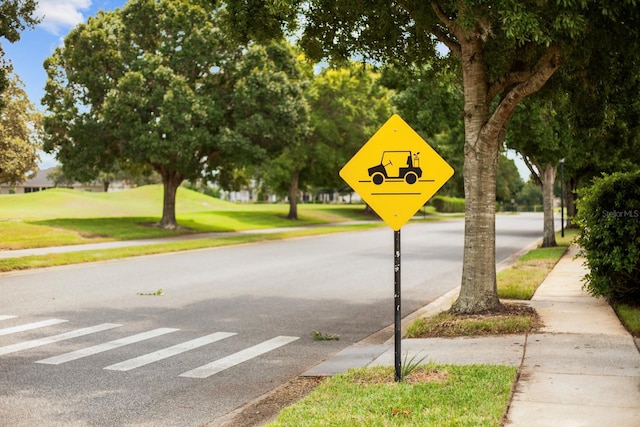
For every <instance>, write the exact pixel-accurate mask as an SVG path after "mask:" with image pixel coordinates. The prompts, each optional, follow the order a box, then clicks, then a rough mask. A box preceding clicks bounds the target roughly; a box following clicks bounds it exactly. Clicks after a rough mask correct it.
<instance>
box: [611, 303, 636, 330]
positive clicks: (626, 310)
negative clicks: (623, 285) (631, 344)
mask: <svg viewBox="0 0 640 427" xmlns="http://www.w3.org/2000/svg"><path fill="white" fill-rule="evenodd" d="M614 309H615V311H616V314H617V315H618V318H620V321H621V322H622V324H623V325H624V327H625V328H627V331H629V333H631V335H633V336H635V337H640V307H637V306H631V305H628V304H620V305H617V306H615V307H614Z"/></svg>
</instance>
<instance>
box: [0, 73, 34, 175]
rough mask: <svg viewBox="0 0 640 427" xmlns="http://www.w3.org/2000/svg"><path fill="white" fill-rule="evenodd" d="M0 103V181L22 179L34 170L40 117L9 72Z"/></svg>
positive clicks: (19, 83)
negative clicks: (0, 108) (1, 106)
mask: <svg viewBox="0 0 640 427" xmlns="http://www.w3.org/2000/svg"><path fill="white" fill-rule="evenodd" d="M0 102H1V103H2V104H3V105H4V106H5V107H4V108H3V109H2V110H0V183H17V182H22V181H24V179H25V177H26V176H27V175H28V174H30V173H35V172H36V170H37V161H38V159H39V158H38V148H39V144H40V141H39V137H40V135H41V133H42V129H41V126H42V122H41V116H40V113H38V112H36V110H35V108H34V106H33V104H31V102H30V101H29V97H28V96H27V94H26V93H25V91H24V90H23V89H22V83H21V82H20V79H19V78H18V77H17V76H16V75H13V74H11V75H9V79H8V80H7V87H6V88H5V90H4V92H3V93H2V94H0Z"/></svg>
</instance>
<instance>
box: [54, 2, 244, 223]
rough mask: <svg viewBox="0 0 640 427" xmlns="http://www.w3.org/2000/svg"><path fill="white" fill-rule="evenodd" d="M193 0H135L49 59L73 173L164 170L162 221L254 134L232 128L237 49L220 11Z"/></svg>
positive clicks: (84, 27) (100, 18)
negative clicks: (191, 182)
mask: <svg viewBox="0 0 640 427" xmlns="http://www.w3.org/2000/svg"><path fill="white" fill-rule="evenodd" d="M205 3H206V2H204V1H203V2H198V1H192V0H159V1H152V0H132V1H129V2H128V3H127V4H126V5H125V6H124V8H122V9H117V10H115V11H113V12H99V13H98V15H97V16H96V17H93V18H90V19H89V20H88V22H87V23H86V24H81V25H79V26H77V27H76V28H74V29H73V30H72V31H71V32H70V33H69V35H68V36H67V37H66V38H65V42H64V46H62V47H59V48H57V49H56V51H55V52H54V54H53V55H52V56H51V57H50V58H48V59H47V60H46V61H45V68H46V70H47V74H48V81H47V85H46V89H45V91H46V93H45V96H44V99H43V102H44V104H45V105H46V106H47V107H48V110H49V114H48V115H47V117H46V119H45V126H46V131H47V133H48V139H47V140H46V143H45V149H46V150H47V151H49V152H55V153H56V155H57V158H58V160H60V161H61V163H62V164H63V166H64V168H65V174H66V175H67V176H68V177H71V178H76V179H79V180H86V179H90V178H95V177H96V176H97V175H98V173H99V172H102V171H106V172H109V171H112V170H113V167H114V165H115V164H116V162H117V165H118V167H120V168H128V167H135V166H136V165H148V166H150V167H152V168H153V169H154V170H155V171H156V172H157V173H158V174H159V175H160V176H161V177H162V181H163V185H164V203H163V210H162V219H161V221H160V224H159V225H160V226H161V227H164V228H175V227H177V222H176V213H175V198H176V191H177V188H178V186H179V185H180V184H181V183H182V182H183V180H185V179H196V178H198V177H201V176H203V174H205V173H206V172H208V171H211V170H213V169H215V168H216V167H217V166H219V165H220V164H221V163H222V162H224V161H228V160H229V159H240V158H243V155H244V154H246V153H247V151H248V148H249V147H248V144H247V143H246V142H245V141H244V140H242V139H241V138H238V137H236V136H235V134H234V133H233V132H230V131H229V128H230V127H231V124H230V120H231V118H230V109H229V105H230V102H229V101H230V97H231V91H232V89H231V88H232V85H233V84H232V79H233V75H234V71H235V68H234V67H235V64H236V60H237V57H238V56H239V55H240V49H239V47H238V45H237V44H235V43H232V42H230V41H229V39H228V37H226V35H225V32H224V31H222V30H221V29H220V28H219V26H218V24H217V21H218V18H219V14H220V13H223V12H224V11H220V10H217V11H212V10H211V9H210V8H207V7H205V6H206V5H205Z"/></svg>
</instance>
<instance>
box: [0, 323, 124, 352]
mask: <svg viewBox="0 0 640 427" xmlns="http://www.w3.org/2000/svg"><path fill="white" fill-rule="evenodd" d="M120 326H122V325H117V324H114V323H103V324H101V325H96V326H91V327H89V328H83V329H76V330H75V331H70V332H65V333H63V334H59V335H53V336H51V337H46V338H40V339H37V340H31V341H25V342H21V343H17V344H13V345H7V346H4V347H0V356H3V355H5V354H9V353H15V352H17V351H22V350H27V349H30V348H34V347H40V346H43V345H47V344H53V343H55V342H59V341H64V340H68V339H71V338H76V337H81V336H83V335H89V334H94V333H96V332H101V331H106V330H107V329H112V328H117V327H120Z"/></svg>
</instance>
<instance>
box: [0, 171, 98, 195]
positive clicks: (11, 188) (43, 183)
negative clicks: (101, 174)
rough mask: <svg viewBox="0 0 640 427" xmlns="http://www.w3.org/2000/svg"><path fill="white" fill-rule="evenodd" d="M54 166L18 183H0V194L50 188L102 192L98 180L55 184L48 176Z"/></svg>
mask: <svg viewBox="0 0 640 427" xmlns="http://www.w3.org/2000/svg"><path fill="white" fill-rule="evenodd" d="M54 169H55V168H49V169H43V170H40V171H38V173H37V174H36V176H35V177H33V178H31V179H27V180H26V181H24V182H21V183H19V184H0V194H24V193H35V192H37V191H44V190H48V189H50V188H70V189H72V190H80V191H94V192H103V191H104V186H103V185H102V184H101V183H99V182H95V181H94V182H90V183H87V184H81V183H79V182H74V183H73V184H71V185H65V184H62V185H57V186H56V185H55V184H54V182H53V180H51V179H50V178H49V174H50V173H51V172H53V171H54Z"/></svg>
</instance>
